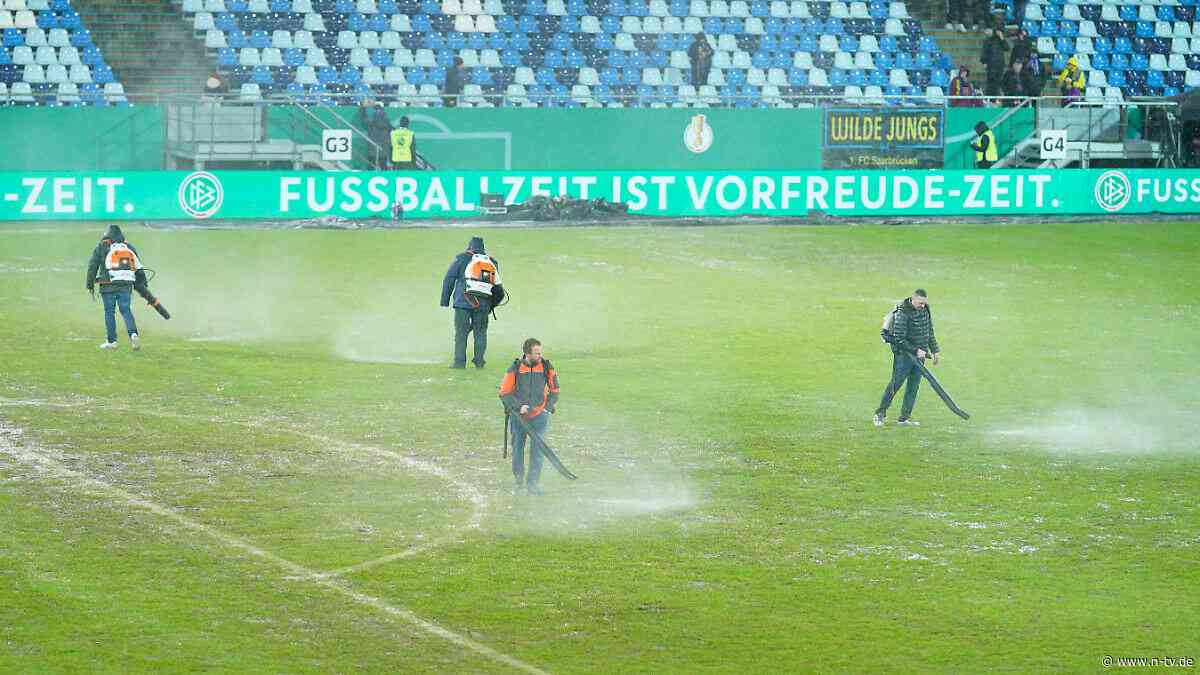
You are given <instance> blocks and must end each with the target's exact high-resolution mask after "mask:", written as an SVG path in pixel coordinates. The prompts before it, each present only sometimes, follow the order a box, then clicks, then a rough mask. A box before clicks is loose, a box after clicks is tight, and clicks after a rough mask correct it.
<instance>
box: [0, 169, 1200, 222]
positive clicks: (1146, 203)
mask: <svg viewBox="0 0 1200 675" xmlns="http://www.w3.org/2000/svg"><path fill="white" fill-rule="evenodd" d="M485 193H490V194H500V195H502V196H503V198H504V200H505V202H506V203H508V204H516V203H522V202H524V201H526V200H527V199H529V198H530V197H531V196H534V195H545V196H556V195H570V196H573V197H576V198H586V199H596V198H603V199H607V200H609V201H617V202H622V203H626V204H628V205H629V212H630V213H631V214H638V215H647V216H666V217H677V216H689V217H694V216H709V217H721V216H737V215H759V216H805V215H808V214H811V213H814V212H820V213H825V214H831V215H839V216H873V215H878V216H892V215H907V216H970V215H988V216H994V215H1061V214H1108V213H1181V214H1182V213H1198V212H1200V171H1171V172H1164V171H1155V170H1130V171H1118V170H1109V171H1084V170H1079V171H990V172H989V171H923V172H917V171H900V172H885V171H858V172H856V171H798V172H781V171H765V172H753V173H751V172H737V173H710V172H686V173H684V172H592V173H586V172H561V173H553V172H546V173H530V172H436V173H435V172H429V173H422V172H416V173H407V172H388V173H366V172H362V173H359V172H347V173H325V172H249V171H230V172H213V173H208V172H193V173H187V172H130V173H93V174H75V173H33V174H30V173H0V220H10V221H14V220H97V219H114V220H163V219H166V220H178V219H196V220H203V219H208V218H221V219H256V218H258V219H262V218H269V219H288V218H314V217H320V216H341V217H346V218H384V217H390V214H391V210H392V205H393V204H394V203H399V204H400V206H401V207H402V208H403V209H404V212H405V215H406V217H407V218H467V217H474V216H477V215H478V214H479V204H480V196H481V195H482V194H485Z"/></svg>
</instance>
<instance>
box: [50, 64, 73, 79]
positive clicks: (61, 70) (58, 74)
mask: <svg viewBox="0 0 1200 675" xmlns="http://www.w3.org/2000/svg"><path fill="white" fill-rule="evenodd" d="M46 81H47V82H55V83H57V82H70V81H71V74H70V73H69V72H67V67H66V66H64V65H62V64H60V63H55V64H53V65H49V66H46Z"/></svg>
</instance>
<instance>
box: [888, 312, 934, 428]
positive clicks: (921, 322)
mask: <svg viewBox="0 0 1200 675" xmlns="http://www.w3.org/2000/svg"><path fill="white" fill-rule="evenodd" d="M884 340H886V341H887V342H888V343H889V344H891V346H892V359H893V360H892V379H891V380H889V381H888V384H887V388H886V389H884V390H883V398H882V399H881V400H880V401H879V407H878V408H877V409H876V410H875V418H874V420H873V422H874V424H875V426H877V427H881V426H883V424H884V420H885V419H886V418H887V409H888V407H889V406H891V405H892V399H893V398H895V397H896V394H897V393H898V392H899V391H900V387H902V386H903V387H904V402H903V403H902V404H901V406H900V419H899V422H900V424H902V425H905V426H912V427H919V426H921V424H920V422H917V421H916V420H914V419H913V418H912V417H911V415H912V411H913V407H914V406H915V405H916V404H917V389H918V388H919V387H920V386H921V369H920V368H917V363H918V362H920V363H924V362H925V359H926V358H932V359H933V365H935V366H936V365H937V364H938V360H939V358H940V356H941V349H940V348H939V347H938V342H937V336H935V335H934V333H933V317H932V316H931V315H930V313H929V298H928V296H927V295H926V293H925V289H923V288H918V289H917V290H915V291H913V294H912V297H909V298H905V299H904V302H901V303H900V304H898V305H896V309H894V310H892V313H891V315H890V326H889V325H887V323H885V325H884Z"/></svg>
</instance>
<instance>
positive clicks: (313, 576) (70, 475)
mask: <svg viewBox="0 0 1200 675" xmlns="http://www.w3.org/2000/svg"><path fill="white" fill-rule="evenodd" d="M22 435H23V432H22V430H21V429H20V428H19V427H15V426H12V425H10V424H8V423H7V422H4V421H0V452H3V453H4V454H7V455H9V456H10V457H12V458H14V459H16V460H18V461H20V462H22V463H24V464H28V465H32V466H36V467H39V468H41V469H42V470H43V471H45V472H47V473H49V474H51V475H54V476H56V477H58V478H59V479H61V480H63V481H65V482H67V483H69V484H71V487H74V488H78V489H83V490H86V491H89V492H92V493H94V494H97V495H100V496H104V497H108V498H110V499H114V500H116V501H119V502H122V503H124V504H126V505H127V506H131V507H134V508H137V509H141V510H143V511H147V512H149V513H152V514H154V515H156V516H159V517H161V518H165V519H167V520H170V521H173V522H175V523H176V524H178V525H180V526H182V527H184V528H186V529H189V530H192V531H194V532H199V533H201V534H204V535H206V536H208V537H210V538H212V539H214V540H216V541H218V542H220V543H221V544H224V545H225V546H226V547H228V548H232V549H236V550H238V551H241V552H242V553H244V554H246V555H249V556H252V557H255V558H259V559H261V560H265V561H267V562H270V563H272V564H274V565H275V566H277V567H280V568H282V569H283V570H284V571H286V572H287V573H288V574H289V575H291V576H293V577H296V578H297V579H298V580H300V581H306V582H308V583H312V584H315V585H317V586H320V587H322V588H325V589H328V590H331V591H334V592H335V593H338V594H339V595H342V596H343V597H346V598H349V599H350V600H353V601H354V602H356V603H358V604H360V605H363V606H366V607H371V608H373V609H375V610H378V611H380V612H383V613H385V614H387V615H389V616H393V617H395V618H398V619H400V620H402V621H404V622H405V623H408V624H409V625H411V626H413V627H415V628H417V629H419V630H421V631H423V632H425V633H428V634H430V635H433V636H435V637H438V638H441V639H443V640H445V641H447V642H450V643H452V644H455V645H458V646H459V647H462V648H463V649H466V650H468V651H471V652H474V653H476V654H478V655H480V656H483V657H485V658H487V659H490V660H492V661H495V662H497V663H502V664H504V665H506V666H509V667H511V668H513V669H515V670H519V671H522V672H526V673H537V674H539V675H541V674H544V673H545V671H543V670H541V669H540V668H538V667H536V666H533V665H531V664H528V663H525V662H524V661H521V660H520V659H517V658H515V657H512V656H509V655H508V654H504V653H502V652H498V651H496V650H495V649H492V648H491V647H488V646H487V645H484V644H482V643H479V642H476V641H475V640H472V639H471V638H468V637H466V636H463V635H459V634H458V633H455V632H454V631H452V630H450V629H448V628H444V627H442V626H439V625H438V624H436V623H434V622H432V621H430V620H428V619H423V618H421V617H420V616H417V615H416V614H414V613H413V612H412V611H411V610H408V609H405V608H403V607H398V606H396V605H392V604H389V603H386V602H384V601H383V600H380V599H379V598H377V597H374V596H372V595H368V594H366V593H362V592H360V591H356V590H354V589H353V588H350V587H349V586H347V585H346V584H345V583H341V582H338V581H337V580H335V579H332V578H325V577H323V576H322V575H321V573H319V572H317V571H316V570H311V569H308V568H307V567H305V566H303V565H300V564H298V563H294V562H292V561H290V560H287V559H285V558H282V557H280V556H278V555H276V554H274V553H271V552H270V551H267V550H265V549H262V548H259V547H258V546H255V545H254V544H251V543H249V542H248V541H245V540H244V539H240V538H238V537H235V536H233V535H231V534H227V533H225V532H222V531H221V530H218V529H216V528H214V527H211V526H209V525H205V524H204V523H201V522H198V521H195V520H192V519H191V518H188V517H187V516H184V515H182V514H180V513H177V512H176V511H174V510H172V509H170V508H168V507H166V506H163V505H161V504H158V503H156V502H152V501H150V500H148V499H145V498H142V497H139V496H137V495H135V494H133V493H131V492H128V491H126V490H124V489H122V488H119V487H117V486H115V485H111V484H109V483H105V482H104V481H101V480H98V479H96V478H92V477H91V476H88V475H85V474H83V473H81V472H79V471H76V470H75V469H72V468H71V467H69V466H67V465H66V464H64V463H62V462H60V461H58V460H56V459H54V458H52V457H50V456H48V455H46V454H44V453H42V452H39V451H37V450H35V449H33V448H31V447H28V446H26V445H24V444H22V443H21V442H20V441H19V440H18V439H19V438H20V437H21V436H22Z"/></svg>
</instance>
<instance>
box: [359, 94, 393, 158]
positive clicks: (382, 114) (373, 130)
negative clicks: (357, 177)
mask: <svg viewBox="0 0 1200 675" xmlns="http://www.w3.org/2000/svg"><path fill="white" fill-rule="evenodd" d="M364 103H365V104H364V105H363V107H361V108H359V109H358V122H359V124H361V125H362V126H363V128H364V129H366V131H367V138H369V139H371V142H372V143H374V144H375V147H374V148H372V149H371V153H370V161H371V165H372V166H374V167H375V168H376V169H378V170H380V171H386V170H387V169H389V168H391V162H390V160H391V155H392V121H391V120H390V119H388V116H387V112H386V111H385V110H384V109H383V103H382V102H381V101H371V100H370V99H367V100H366V101H365V102H364Z"/></svg>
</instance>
